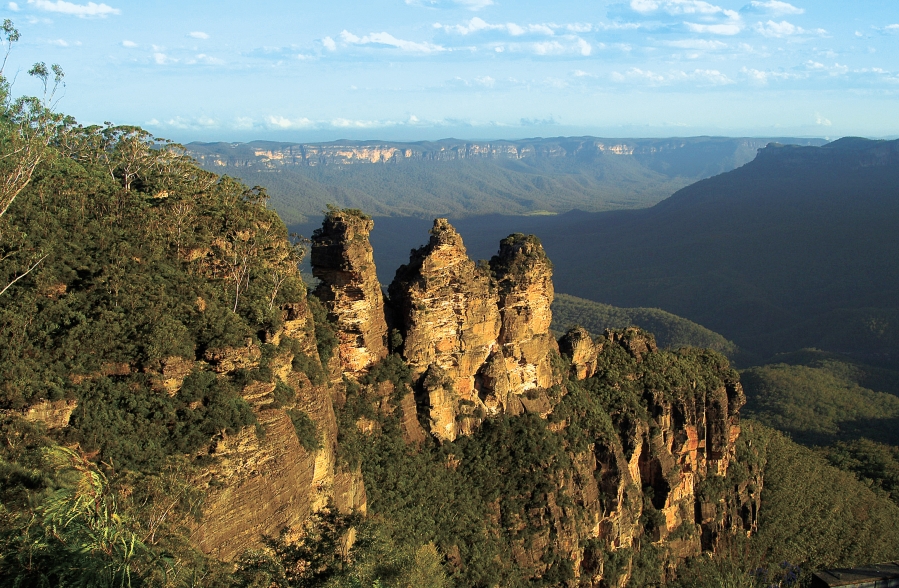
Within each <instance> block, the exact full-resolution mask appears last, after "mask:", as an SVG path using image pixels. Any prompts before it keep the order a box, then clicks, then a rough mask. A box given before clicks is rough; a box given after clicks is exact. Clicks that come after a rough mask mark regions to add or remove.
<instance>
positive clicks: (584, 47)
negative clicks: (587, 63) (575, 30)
mask: <svg viewBox="0 0 899 588" xmlns="http://www.w3.org/2000/svg"><path fill="white" fill-rule="evenodd" d="M577 46H578V47H579V48H580V50H581V55H583V56H584V57H587V56H588V55H590V54H591V53H593V47H591V46H590V43H588V42H587V41H585V40H583V39H581V38H578V40H577Z"/></svg>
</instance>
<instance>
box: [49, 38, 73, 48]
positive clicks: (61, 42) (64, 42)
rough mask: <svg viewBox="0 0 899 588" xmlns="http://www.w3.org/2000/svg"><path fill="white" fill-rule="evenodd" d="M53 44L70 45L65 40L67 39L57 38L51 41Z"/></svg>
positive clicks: (59, 45)
mask: <svg viewBox="0 0 899 588" xmlns="http://www.w3.org/2000/svg"><path fill="white" fill-rule="evenodd" d="M50 44H51V45H56V46H58V47H68V46H69V44H68V43H67V42H66V41H65V39H56V40H54V41H50Z"/></svg>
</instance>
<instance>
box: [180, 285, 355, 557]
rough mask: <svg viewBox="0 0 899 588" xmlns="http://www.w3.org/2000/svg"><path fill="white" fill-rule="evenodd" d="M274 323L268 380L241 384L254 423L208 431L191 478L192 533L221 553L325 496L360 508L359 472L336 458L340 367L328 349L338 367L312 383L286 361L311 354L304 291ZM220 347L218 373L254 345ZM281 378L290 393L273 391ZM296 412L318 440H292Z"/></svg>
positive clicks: (226, 372)
mask: <svg viewBox="0 0 899 588" xmlns="http://www.w3.org/2000/svg"><path fill="white" fill-rule="evenodd" d="M281 325H282V326H281V328H280V329H279V330H278V331H277V332H276V333H273V334H272V340H273V341H277V342H278V343H275V344H274V351H273V355H272V357H270V358H269V359H268V360H267V364H268V365H267V367H268V368H269V369H270V370H271V372H272V374H273V376H274V379H273V381H272V382H258V381H251V382H250V383H248V384H246V385H245V386H244V388H243V391H242V396H243V398H244V400H246V401H247V403H249V405H250V406H251V407H252V409H253V413H254V415H255V416H256V423H257V424H256V425H255V426H250V427H245V428H243V429H241V430H240V431H237V432H235V433H233V434H226V433H224V432H223V433H221V434H220V435H218V436H216V438H214V439H213V441H212V443H211V445H210V447H209V448H208V450H204V452H205V453H206V455H205V456H204V457H205V459H206V460H207V464H206V465H205V466H204V467H202V468H200V470H199V471H198V474H197V478H196V480H195V484H196V485H197V486H198V487H200V488H202V489H203V491H204V492H205V499H204V503H203V512H202V517H201V519H200V521H199V522H198V523H197V524H196V526H195V527H194V528H193V529H192V533H191V538H192V540H193V541H195V542H196V544H197V546H198V547H200V549H202V550H203V551H204V552H206V553H209V554H211V555H214V556H216V557H218V558H221V559H224V560H230V559H233V558H234V557H237V556H238V555H240V554H241V553H242V552H243V551H244V550H246V549H248V548H253V547H258V546H260V545H261V544H262V539H263V537H266V536H277V534H278V533H279V532H280V531H281V529H283V528H285V527H292V528H301V527H302V525H303V523H304V521H305V520H306V519H307V518H308V516H309V514H310V513H311V512H313V511H316V510H319V509H321V508H324V507H325V506H326V505H327V504H329V503H332V504H333V505H334V506H335V507H337V508H338V509H339V510H341V511H342V512H350V511H356V512H365V510H366V505H367V499H366V494H365V486H364V484H363V483H362V475H361V473H360V472H359V471H358V470H356V471H347V470H346V469H345V468H343V467H341V466H340V464H339V463H338V460H337V419H336V417H335V413H334V406H333V403H332V398H333V396H334V395H335V389H334V387H333V384H332V383H331V380H335V379H339V375H340V374H339V369H340V368H339V366H338V365H337V362H336V358H332V364H333V365H331V366H326V367H330V368H331V369H332V370H333V371H334V372H336V374H332V377H330V378H323V379H322V381H321V382H320V383H313V382H311V381H310V380H309V378H308V376H307V375H306V374H305V373H304V372H302V371H299V370H298V369H296V367H295V366H294V359H295V358H296V355H297V354H302V355H304V356H307V357H308V358H311V360H312V361H318V351H317V349H316V338H315V325H314V321H313V318H312V314H311V312H310V310H309V307H308V305H307V303H306V296H305V293H304V295H303V297H302V298H299V299H298V300H295V301H291V302H289V303H287V304H285V305H284V306H283V307H282V321H281ZM225 351H227V353H226V352H225ZM225 351H218V352H216V354H215V357H214V358H212V359H221V361H218V362H217V363H211V364H210V365H211V367H212V368H213V369H214V371H215V372H216V373H218V374H219V377H221V378H227V377H230V376H233V373H234V372H235V371H236V370H240V369H245V368H248V367H249V368H251V367H254V366H257V365H258V364H259V361H260V353H259V348H258V347H254V346H247V347H244V348H240V347H235V348H227V349H226V350H225ZM335 375H336V376H337V377H336V378H335V377H333V376H335ZM173 385H174V384H173ZM279 385H280V386H286V387H287V388H289V389H290V390H291V391H292V398H291V399H289V400H283V399H282V400H280V401H278V400H276V398H275V389H276V386H279ZM176 392H177V390H176ZM296 413H305V414H306V415H307V416H308V417H309V418H310V419H311V420H312V421H313V422H314V423H315V425H316V438H317V447H315V448H306V447H304V446H303V445H302V443H301V442H300V439H299V438H298V435H297V432H296V429H295V427H294V424H293V422H292V416H291V415H292V414H296Z"/></svg>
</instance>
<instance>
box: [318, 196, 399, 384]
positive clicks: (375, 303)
mask: <svg viewBox="0 0 899 588" xmlns="http://www.w3.org/2000/svg"><path fill="white" fill-rule="evenodd" d="M373 226H374V223H373V222H372V220H371V219H370V218H368V217H366V216H364V215H363V214H362V213H357V212H355V211H346V210H333V211H330V212H329V213H328V214H327V215H326V216H325V221H324V223H323V225H322V227H321V229H319V230H317V231H315V233H313V235H312V274H313V275H314V276H315V277H316V278H318V279H319V280H321V282H320V283H319V285H318V287H317V288H316V290H315V295H316V296H317V297H318V298H319V300H321V301H322V302H323V303H324V304H325V306H326V308H327V309H328V317H329V319H331V320H332V321H333V322H334V325H335V327H336V330H337V335H338V338H339V344H338V355H339V357H340V364H341V366H342V368H343V371H344V373H345V374H347V375H351V376H359V375H361V374H363V373H364V372H365V371H367V370H368V369H369V368H370V367H371V366H372V365H374V364H375V363H377V362H378V361H380V360H381V359H383V358H384V357H385V356H386V355H387V346H386V338H387V323H386V322H385V319H384V295H383V294H382V292H381V285H380V283H378V277H377V274H376V273H375V262H374V257H373V253H372V248H371V244H370V243H369V241H368V235H369V233H370V232H371V229H372V227H373Z"/></svg>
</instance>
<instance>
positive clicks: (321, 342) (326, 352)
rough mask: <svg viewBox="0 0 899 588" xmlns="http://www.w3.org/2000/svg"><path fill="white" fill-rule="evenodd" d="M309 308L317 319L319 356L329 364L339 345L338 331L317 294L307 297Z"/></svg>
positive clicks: (324, 363) (316, 329) (316, 337)
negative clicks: (329, 319) (335, 329)
mask: <svg viewBox="0 0 899 588" xmlns="http://www.w3.org/2000/svg"><path fill="white" fill-rule="evenodd" d="M307 301H308V304H309V310H310V311H312V318H313V319H314V320H315V341H316V345H317V347H318V356H319V357H320V358H321V363H322V365H323V366H326V365H328V361H330V359H331V356H332V355H334V349H335V348H336V347H337V343H338V341H337V333H336V331H334V327H332V326H331V323H330V322H329V321H328V309H326V308H325V305H324V304H322V302H321V301H320V300H319V299H318V298H316V297H315V296H309V298H307Z"/></svg>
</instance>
